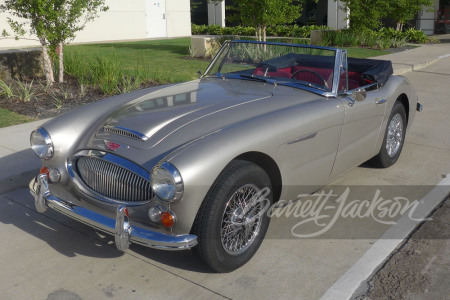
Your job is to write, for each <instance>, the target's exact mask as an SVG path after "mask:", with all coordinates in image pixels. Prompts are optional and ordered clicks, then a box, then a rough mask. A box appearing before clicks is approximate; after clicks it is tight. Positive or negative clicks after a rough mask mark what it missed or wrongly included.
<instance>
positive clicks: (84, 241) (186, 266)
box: [0, 189, 211, 273]
mask: <svg viewBox="0 0 450 300" xmlns="http://www.w3.org/2000/svg"><path fill="white" fill-rule="evenodd" d="M2 224H5V225H13V226H15V227H16V228H18V229H20V230H22V231H23V232H24V233H25V234H28V235H30V236H33V237H35V238H37V239H39V240H41V241H44V242H45V243H47V244H48V245H49V246H50V247H51V248H53V249H54V250H55V251H57V252H59V253H61V254H62V255H64V256H67V257H76V256H78V255H84V256H88V257H96V258H117V257H121V256H123V255H125V253H124V252H122V251H119V250H117V249H116V247H115V244H114V237H113V236H111V235H108V234H104V233H102V232H99V231H96V230H94V229H93V228H91V227H89V226H87V225H84V224H82V223H80V222H77V221H75V220H72V219H71V218H69V217H67V216H65V215H62V214H59V213H57V212H55V211H53V210H51V209H49V210H48V211H47V212H46V213H45V214H40V213H38V212H37V211H36V210H35V208H34V200H33V198H32V196H31V195H28V194H27V193H26V191H25V190H24V189H21V190H16V191H13V192H9V193H7V194H4V195H2V197H0V226H3V225H2ZM126 253H128V254H130V255H132V256H135V257H136V256H141V258H143V259H144V260H145V261H146V262H148V263H150V264H152V265H154V266H156V267H158V268H164V265H166V266H170V267H174V268H177V269H183V270H188V271H192V272H199V273H210V272H211V271H210V270H209V269H208V268H207V267H206V266H205V265H203V264H202V263H201V262H200V261H199V260H198V259H196V257H195V256H194V255H193V254H192V252H191V251H190V250H184V251H164V250H156V249H150V248H147V247H144V246H140V245H134V244H132V245H131V246H130V249H129V250H127V251H126Z"/></svg>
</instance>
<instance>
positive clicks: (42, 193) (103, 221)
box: [29, 174, 197, 251]
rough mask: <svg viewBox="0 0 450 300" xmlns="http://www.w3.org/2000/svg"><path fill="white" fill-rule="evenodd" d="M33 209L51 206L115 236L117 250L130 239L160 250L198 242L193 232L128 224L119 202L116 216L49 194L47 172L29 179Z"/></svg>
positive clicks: (189, 245) (125, 245) (178, 248)
mask: <svg viewBox="0 0 450 300" xmlns="http://www.w3.org/2000/svg"><path fill="white" fill-rule="evenodd" d="M29 188H30V192H31V194H32V195H33V197H34V202H35V206H36V210H37V211H38V212H40V213H44V212H45V211H47V208H48V207H50V208H52V209H54V210H56V211H58V212H60V213H62V214H64V215H66V216H68V217H70V218H72V219H75V220H77V221H79V222H82V223H84V224H87V225H89V226H91V227H93V228H95V229H98V230H101V231H103V232H106V233H109V234H111V235H114V236H115V242H116V247H117V249H119V250H122V251H124V250H126V249H128V247H129V245H130V243H135V244H139V245H143V246H146V247H149V248H156V249H162V250H183V249H189V248H192V247H194V246H195V245H197V236H195V235H192V234H186V235H177V236H172V235H168V234H164V233H160V232H155V231H151V230H148V229H144V228H140V227H136V226H131V224H130V223H129V217H128V213H127V209H126V207H125V206H123V205H122V206H119V207H118V208H117V211H116V219H113V218H110V217H107V216H104V215H101V214H99V213H97V212H94V211H92V210H89V209H86V208H84V207H81V206H77V205H74V204H73V203H69V202H67V201H64V200H61V199H59V198H57V197H55V196H54V195H52V194H51V193H50V191H49V188H48V179H47V175H45V174H40V175H39V176H37V177H36V178H34V179H33V180H32V181H31V182H30V186H29Z"/></svg>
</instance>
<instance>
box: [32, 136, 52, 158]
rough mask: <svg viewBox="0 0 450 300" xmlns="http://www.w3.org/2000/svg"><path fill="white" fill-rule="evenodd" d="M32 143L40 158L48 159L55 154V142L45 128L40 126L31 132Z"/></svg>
mask: <svg viewBox="0 0 450 300" xmlns="http://www.w3.org/2000/svg"><path fill="white" fill-rule="evenodd" d="M30 143H31V149H33V151H34V153H36V155H37V156H38V157H39V158H40V159H47V158H50V157H52V156H53V151H54V149H53V142H52V139H51V138H50V135H49V134H48V132H47V131H46V130H45V129H44V128H39V129H37V130H35V131H33V132H32V133H31V136H30Z"/></svg>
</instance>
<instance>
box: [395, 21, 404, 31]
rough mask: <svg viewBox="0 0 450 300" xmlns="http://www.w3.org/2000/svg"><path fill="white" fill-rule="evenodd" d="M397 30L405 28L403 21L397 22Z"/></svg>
mask: <svg viewBox="0 0 450 300" xmlns="http://www.w3.org/2000/svg"><path fill="white" fill-rule="evenodd" d="M396 30H397V31H402V30H403V23H402V22H397V28H396Z"/></svg>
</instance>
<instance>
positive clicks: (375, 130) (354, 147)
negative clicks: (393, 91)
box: [331, 88, 387, 177]
mask: <svg viewBox="0 0 450 300" xmlns="http://www.w3.org/2000/svg"><path fill="white" fill-rule="evenodd" d="M340 99H341V101H342V102H343V103H345V118H344V125H343V127H342V133H341V138H340V141H339V147H338V151H337V155H336V160H335V164H334V167H333V170H332V173H331V175H332V177H336V176H338V175H340V174H342V173H344V172H345V171H347V170H348V169H350V168H352V167H354V166H358V165H360V164H361V163H363V162H365V161H366V160H368V159H370V158H371V157H372V156H373V155H375V154H376V153H374V151H375V149H374V147H375V144H376V142H377V140H378V139H379V138H382V136H383V135H382V134H381V132H380V131H381V123H382V121H383V118H384V116H385V110H386V101H387V95H386V94H385V93H384V92H383V88H379V89H376V90H373V91H369V92H367V96H366V98H365V99H364V100H362V101H353V100H352V99H351V98H350V97H349V96H346V97H341V98H340Z"/></svg>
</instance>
